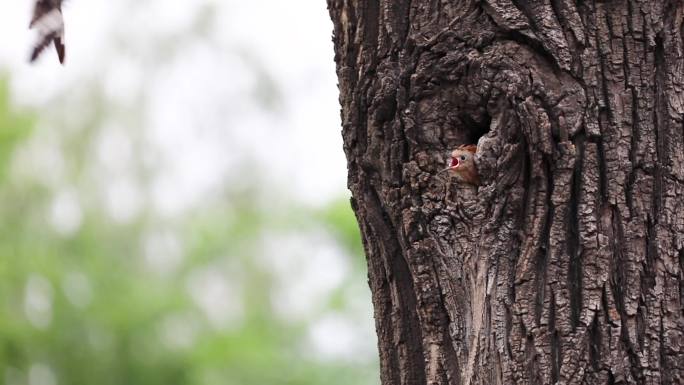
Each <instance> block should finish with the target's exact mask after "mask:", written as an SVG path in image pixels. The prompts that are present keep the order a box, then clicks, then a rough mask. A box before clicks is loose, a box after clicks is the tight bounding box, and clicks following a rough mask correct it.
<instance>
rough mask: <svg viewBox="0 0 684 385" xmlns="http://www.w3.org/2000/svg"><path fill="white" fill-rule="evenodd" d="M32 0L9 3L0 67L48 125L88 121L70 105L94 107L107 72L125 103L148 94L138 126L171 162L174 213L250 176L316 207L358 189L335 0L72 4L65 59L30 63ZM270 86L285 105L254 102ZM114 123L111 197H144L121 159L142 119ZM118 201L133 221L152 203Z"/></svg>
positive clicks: (164, 181) (162, 159)
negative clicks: (342, 107)
mask: <svg viewBox="0 0 684 385" xmlns="http://www.w3.org/2000/svg"><path fill="white" fill-rule="evenodd" d="M32 3H33V1H32V0H30V1H29V0H23V1H12V2H6V3H5V4H3V6H2V12H0V34H1V35H0V36H4V37H5V38H3V39H2V44H0V68H6V69H7V70H9V72H10V73H11V80H12V90H13V95H14V98H15V101H16V102H17V103H18V104H19V105H24V106H32V107H35V108H37V110H38V111H39V112H40V111H44V113H45V117H46V119H45V121H46V125H47V126H48V127H46V129H49V128H50V127H49V125H50V124H49V122H50V121H51V119H53V118H54V117H55V116H58V117H60V119H62V120H63V121H65V122H67V125H68V122H69V120H70V119H72V120H74V121H76V120H77V119H78V116H79V114H81V113H82V111H77V110H74V111H65V109H66V108H67V107H68V108H70V109H74V108H76V107H77V106H79V105H85V106H87V104H86V103H84V102H86V101H87V100H86V99H85V98H87V97H88V96H87V90H84V89H83V88H84V86H86V85H89V84H90V83H92V81H93V79H100V80H102V82H103V83H104V91H105V95H106V96H107V97H108V98H109V102H111V103H112V105H113V106H123V108H132V107H135V106H137V105H138V104H139V103H144V106H145V111H144V113H145V116H144V117H143V121H142V122H139V123H135V124H134V125H135V129H136V130H137V129H142V130H143V132H142V133H141V135H142V137H143V139H144V140H145V143H147V144H149V146H150V149H149V153H150V154H154V155H150V157H151V161H152V162H153V163H154V164H155V165H156V166H158V171H159V173H158V175H157V177H156V179H155V181H154V186H153V191H154V192H155V196H154V197H155V199H153V201H154V202H156V204H157V205H158V206H159V207H158V209H160V210H161V211H162V212H166V211H168V212H170V213H173V212H176V211H178V210H182V209H183V208H187V207H189V206H192V205H193V204H194V203H195V202H196V201H198V200H202V199H203V197H204V196H205V195H206V194H208V193H211V192H212V191H213V189H217V188H218V187H219V186H220V185H221V184H222V183H226V180H230V178H231V176H232V178H238V179H239V175H240V174H241V173H244V171H247V172H248V173H251V172H257V173H259V175H260V176H261V178H259V179H260V180H265V181H266V182H265V183H267V184H270V183H271V182H273V185H274V186H278V188H285V189H286V190H289V191H290V192H291V193H292V195H293V196H294V197H295V199H301V201H303V202H307V203H312V204H322V203H325V202H327V201H329V200H330V199H333V198H338V197H340V196H344V195H346V194H347V190H346V163H345V160H344V154H343V151H342V140H341V136H340V124H339V104H338V91H337V86H336V75H335V67H334V63H333V49H332V43H331V33H332V23H331V22H330V20H329V17H328V13H327V10H326V4H325V2H324V1H318V0H299V1H280V0H256V1H221V0H213V1H212V0H186V1H175V2H172V3H169V2H168V1H165V0H148V1H139V0H136V1H133V0H120V1H108V0H69V1H66V2H65V5H64V14H65V24H66V46H67V59H66V65H65V66H63V67H62V66H60V65H59V64H58V62H57V58H56V55H55V53H54V50H53V49H52V47H50V49H49V50H48V51H47V52H46V53H44V54H43V56H42V57H41V59H40V60H39V62H38V63H37V64H35V65H29V64H28V63H27V60H26V59H27V57H28V53H29V47H30V44H31V41H32V39H33V35H32V34H31V33H30V32H29V31H28V30H27V28H26V27H27V24H28V19H29V14H30V11H31V7H32ZM169 4H173V6H170V5H169ZM203 10H204V12H205V14H209V15H210V16H215V21H214V22H213V23H210V24H209V27H207V28H206V31H204V32H203V34H204V36H203V37H197V34H196V33H188V32H187V30H188V29H191V28H193V27H192V25H191V24H192V22H193V20H196V18H197V15H198V14H201V12H203ZM168 47H170V48H168ZM159 63H162V64H161V65H160V64H159ZM259 74H266V77H265V78H266V79H267V80H269V79H270V82H272V83H273V84H269V82H268V81H266V82H264V81H263V78H264V77H262V76H259ZM270 87H275V90H276V92H277V94H279V95H280V103H277V104H276V110H275V111H273V110H269V109H267V108H266V107H264V106H263V105H260V104H259V103H255V101H254V100H255V98H254V97H252V95H253V94H254V93H255V90H258V89H265V90H268V89H269V88H270ZM136 95H139V97H136ZM57 97H61V98H62V100H61V101H56V100H55V98H57ZM108 124H109V125H110V127H108V129H107V130H105V134H104V137H103V138H101V139H102V140H101V143H100V151H99V152H100V153H101V154H100V155H99V156H98V157H99V158H103V157H104V159H100V160H102V161H103V162H104V165H105V166H107V165H108V167H110V168H111V167H113V168H118V169H119V170H112V173H113V174H114V176H117V175H118V180H117V179H116V178H115V179H114V180H110V181H109V185H110V186H109V187H108V188H109V189H110V190H112V191H110V192H109V195H114V196H119V197H121V196H126V194H128V195H130V196H131V197H133V196H134V195H135V194H136V191H137V190H136V186H134V184H133V183H131V182H130V180H126V171H127V170H126V165H125V164H122V161H121V160H122V159H124V158H125V154H127V153H129V152H130V146H131V145H132V144H131V143H130V140H129V139H127V137H128V135H129V133H128V132H127V130H130V129H131V127H129V125H131V124H132V123H131V121H127V120H126V119H122V118H121V117H115V118H114V119H112V121H110V122H108ZM67 129H68V128H67ZM102 153H104V154H102ZM107 154H109V155H107ZM107 157H108V158H107ZM107 159H109V161H108V160H107ZM246 160H247V161H248V162H252V163H254V164H252V163H247V164H245V161H246ZM107 162H109V163H107ZM124 163H125V162H124ZM245 168H248V169H247V170H245ZM129 179H130V178H129ZM131 200H134V198H131ZM114 206H115V207H114V208H113V211H116V212H119V213H124V214H120V215H123V216H124V218H123V219H125V217H126V215H125V213H126V212H127V211H126V210H129V211H131V210H133V211H135V210H136V208H138V207H139V206H140V205H139V204H136V203H135V202H123V203H120V204H118V206H116V205H114Z"/></svg>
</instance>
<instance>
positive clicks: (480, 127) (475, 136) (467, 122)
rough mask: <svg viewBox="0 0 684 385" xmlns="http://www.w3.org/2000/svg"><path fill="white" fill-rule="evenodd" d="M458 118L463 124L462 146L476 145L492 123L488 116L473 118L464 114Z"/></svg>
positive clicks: (482, 115)
mask: <svg viewBox="0 0 684 385" xmlns="http://www.w3.org/2000/svg"><path fill="white" fill-rule="evenodd" d="M459 118H460V119H461V121H462V122H463V144H477V141H478V140H480V138H481V137H482V136H484V135H485V134H487V133H488V132H489V125H490V123H491V122H492V118H491V116H489V114H481V115H479V116H473V115H470V114H467V113H464V114H461V115H460V116H459Z"/></svg>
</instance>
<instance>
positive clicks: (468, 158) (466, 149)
mask: <svg viewBox="0 0 684 385" xmlns="http://www.w3.org/2000/svg"><path fill="white" fill-rule="evenodd" d="M475 152H477V145H474V144H464V145H461V146H458V147H457V148H456V149H455V150H454V151H452V152H451V161H450V162H449V167H448V168H447V169H445V170H444V171H448V172H449V174H451V175H452V176H454V177H455V178H456V179H458V180H459V181H461V182H464V183H469V184H472V185H475V186H479V185H480V176H479V174H478V173H477V167H476V166H475Z"/></svg>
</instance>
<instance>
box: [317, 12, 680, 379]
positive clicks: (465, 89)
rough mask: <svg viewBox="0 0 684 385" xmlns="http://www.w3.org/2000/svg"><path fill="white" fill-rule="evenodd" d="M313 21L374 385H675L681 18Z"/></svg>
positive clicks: (475, 15) (357, 16)
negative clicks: (329, 45) (375, 364)
mask: <svg viewBox="0 0 684 385" xmlns="http://www.w3.org/2000/svg"><path fill="white" fill-rule="evenodd" d="M328 7H329V10H330V14H331V17H332V19H333V22H334V44H335V54H336V55H335V60H336V62H337V73H338V77H339V87H340V103H341V105H342V122H343V130H342V132H343V136H344V149H345V152H346V154H347V159H348V167H349V187H350V189H351V191H352V195H353V198H352V205H353V208H354V210H355V212H356V214H357V218H358V221H359V224H360V227H361V231H362V234H363V239H364V245H365V250H366V254H367V258H368V269H369V284H370V287H371V290H372V294H373V303H374V307H375V319H376V328H377V334H378V338H379V353H380V363H381V380H382V383H383V384H385V385H400V384H406V385H417V384H554V383H559V384H625V383H628V384H682V383H684V353H683V349H684V347H683V346H682V344H683V338H682V337H683V333H684V317H683V313H682V308H683V302H682V301H683V298H684V284H683V282H684V280H683V276H682V264H683V263H684V198H683V196H684V195H682V194H684V166H683V165H684V121H683V118H684V42H683V40H682V39H683V36H682V34H683V20H684V5H683V3H682V2H681V1H664V0H622V1H620V0H613V1H589V0H452V1H447V0H328ZM467 143H478V144H479V149H478V154H477V158H476V159H477V161H478V166H479V171H480V176H481V178H482V186H480V187H479V189H478V188H476V187H473V186H469V185H462V184H458V183H455V182H454V181H453V180H449V179H448V178H446V177H445V175H444V174H440V175H438V173H437V172H438V171H439V170H440V169H442V168H444V166H445V164H446V160H447V156H448V154H449V152H450V150H452V149H453V148H455V147H456V146H458V145H461V144H467Z"/></svg>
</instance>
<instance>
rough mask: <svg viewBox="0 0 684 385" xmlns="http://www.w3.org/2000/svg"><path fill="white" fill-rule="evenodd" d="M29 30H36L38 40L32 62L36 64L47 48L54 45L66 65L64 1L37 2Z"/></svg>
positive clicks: (38, 0) (32, 52) (41, 0)
mask: <svg viewBox="0 0 684 385" xmlns="http://www.w3.org/2000/svg"><path fill="white" fill-rule="evenodd" d="M29 29H35V30H36V32H37V34H38V38H37V40H36V42H35V43H34V45H33V50H32V51H31V59H30V61H31V62H34V61H35V60H36V59H37V58H38V56H40V53H41V52H43V50H44V49H45V47H47V46H48V45H50V43H53V44H54V45H55V49H56V50H57V56H58V57H59V62H60V63H62V64H64V56H65V47H64V18H63V17H62V0H36V5H35V7H34V9H33V16H32V17H31V23H30V24H29Z"/></svg>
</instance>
